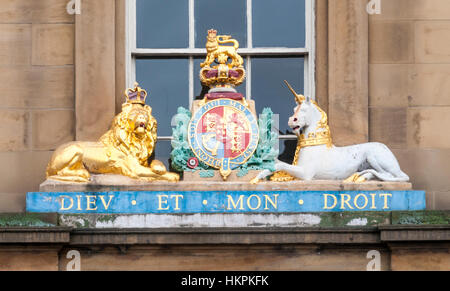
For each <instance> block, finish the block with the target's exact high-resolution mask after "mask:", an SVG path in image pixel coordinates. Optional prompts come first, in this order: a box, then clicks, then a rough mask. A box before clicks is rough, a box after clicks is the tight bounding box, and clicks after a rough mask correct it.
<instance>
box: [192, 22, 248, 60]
mask: <svg viewBox="0 0 450 291" xmlns="http://www.w3.org/2000/svg"><path fill="white" fill-rule="evenodd" d="M225 43H232V44H233V46H228V45H222V46H221V45H220V44H225ZM238 48H239V42H238V41H237V40H235V39H231V36H230V35H217V30H215V29H210V30H208V36H207V37H206V52H207V55H206V60H205V62H203V63H201V64H200V67H201V68H203V67H209V66H210V65H211V64H212V63H213V62H214V60H215V59H216V58H224V57H226V58H231V60H232V62H231V64H230V67H231V68H236V67H242V65H243V64H244V59H242V57H241V56H240V55H238V54H237V52H236V51H237V49H238Z"/></svg>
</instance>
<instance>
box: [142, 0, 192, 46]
mask: <svg viewBox="0 0 450 291" xmlns="http://www.w3.org/2000/svg"><path fill="white" fill-rule="evenodd" d="M188 3H189V2H188V0H137V1H136V16H137V19H136V26H137V28H136V29H137V31H136V32H137V33H136V34H137V36H136V38H137V47H138V48H187V47H188V46H189V6H188Z"/></svg>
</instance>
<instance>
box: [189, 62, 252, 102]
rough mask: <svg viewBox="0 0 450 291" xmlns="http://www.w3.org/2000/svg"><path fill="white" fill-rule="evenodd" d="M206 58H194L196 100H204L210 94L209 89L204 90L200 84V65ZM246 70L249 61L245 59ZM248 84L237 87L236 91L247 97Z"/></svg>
mask: <svg viewBox="0 0 450 291" xmlns="http://www.w3.org/2000/svg"><path fill="white" fill-rule="evenodd" d="M204 61H205V58H194V98H195V99H202V98H203V96H204V94H206V93H208V90H209V87H206V88H202V83H201V82H200V63H203V62H204ZM244 68H247V59H245V58H244ZM245 86H246V82H245V81H244V83H242V84H241V85H239V86H238V87H236V91H237V92H239V93H242V94H243V95H244V96H245V92H246V87H245Z"/></svg>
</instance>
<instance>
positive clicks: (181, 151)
mask: <svg viewBox="0 0 450 291" xmlns="http://www.w3.org/2000/svg"><path fill="white" fill-rule="evenodd" d="M272 116H273V113H272V110H270V108H264V110H263V112H262V114H261V115H260V116H259V120H258V125H259V143H258V147H257V148H256V150H255V153H254V154H253V156H252V157H251V158H250V159H249V160H248V161H247V163H245V164H243V165H242V166H240V167H239V168H237V170H238V171H239V172H238V176H240V177H243V176H245V175H247V173H248V171H249V170H264V169H269V170H271V171H273V170H275V169H274V166H275V158H276V157H277V156H278V150H276V143H277V142H278V135H277V133H276V132H273V131H272V123H273V120H272ZM191 117H192V115H191V112H190V111H189V110H187V109H185V108H183V107H179V108H178V111H177V114H176V115H175V122H176V126H175V128H173V131H172V137H173V139H172V153H171V159H172V167H173V168H174V169H175V170H176V171H178V172H184V171H194V170H192V169H190V168H189V167H188V166H187V161H188V159H189V158H192V157H194V153H193V151H192V150H191V147H190V146H189V142H188V126H189V122H190V120H191ZM195 170H202V172H200V174H201V176H202V175H203V176H205V177H206V176H209V175H207V174H206V173H207V172H204V170H208V173H209V171H210V170H214V169H213V168H212V167H209V166H208V165H206V164H204V163H202V162H201V161H199V165H198V167H197V168H196V169H195ZM202 173H203V174H202ZM203 176H202V177H203Z"/></svg>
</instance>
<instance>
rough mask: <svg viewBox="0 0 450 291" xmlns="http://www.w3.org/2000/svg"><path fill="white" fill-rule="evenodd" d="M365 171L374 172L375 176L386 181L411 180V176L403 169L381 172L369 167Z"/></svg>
mask: <svg viewBox="0 0 450 291" xmlns="http://www.w3.org/2000/svg"><path fill="white" fill-rule="evenodd" d="M364 172H366V173H371V174H373V175H374V176H375V177H377V178H378V179H380V180H381V181H386V182H408V181H409V176H408V175H406V174H405V173H404V172H402V171H401V170H399V171H398V172H397V173H395V174H392V173H389V172H382V173H380V172H377V171H375V170H374V169H368V170H366V171H364Z"/></svg>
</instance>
